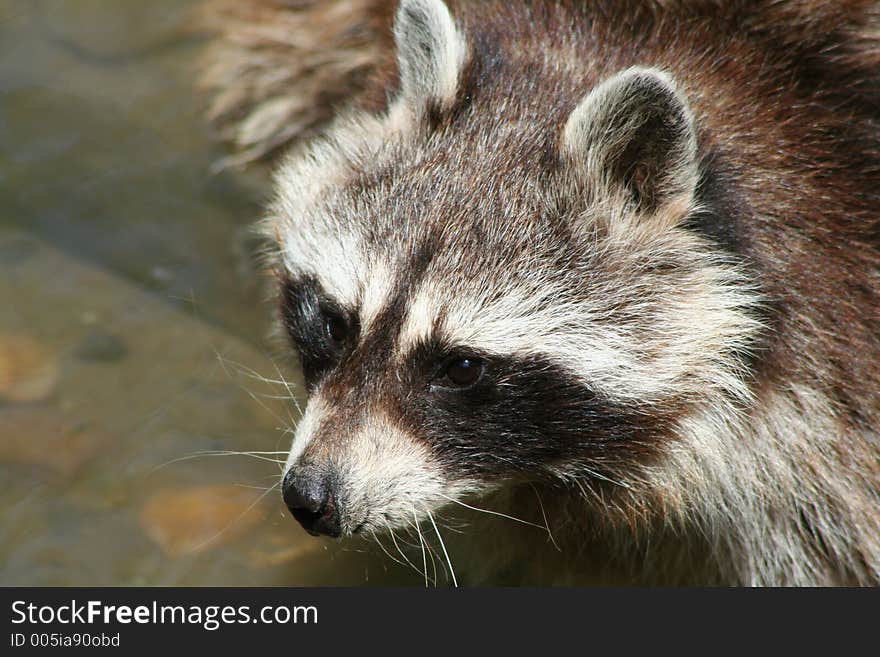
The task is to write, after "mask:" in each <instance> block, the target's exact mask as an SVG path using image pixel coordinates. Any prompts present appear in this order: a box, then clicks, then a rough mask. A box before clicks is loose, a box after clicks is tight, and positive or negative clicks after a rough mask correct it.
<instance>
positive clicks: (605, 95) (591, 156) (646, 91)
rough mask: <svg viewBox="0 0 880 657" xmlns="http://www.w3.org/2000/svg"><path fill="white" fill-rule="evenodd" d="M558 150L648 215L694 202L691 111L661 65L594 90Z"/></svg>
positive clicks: (617, 77)
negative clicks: (674, 203) (676, 203)
mask: <svg viewBox="0 0 880 657" xmlns="http://www.w3.org/2000/svg"><path fill="white" fill-rule="evenodd" d="M563 150H564V151H566V152H567V154H568V155H569V156H570V157H571V158H572V159H573V160H574V161H575V162H576V163H577V164H578V165H580V166H581V167H584V168H585V169H586V172H587V175H588V176H590V177H591V178H592V179H593V180H595V181H596V183H597V184H599V185H600V186H602V187H604V189H606V190H614V191H619V190H623V191H624V192H625V193H626V194H627V195H628V196H630V197H631V198H632V199H633V201H634V202H635V204H636V205H637V206H638V207H639V208H640V209H642V210H645V211H647V212H655V211H657V210H660V209H661V208H663V207H664V206H665V205H666V204H668V203H670V202H672V201H675V200H684V201H686V202H690V201H692V200H693V196H694V194H695V191H696V186H697V181H698V179H699V165H698V162H697V138H696V128H695V126H694V118H693V114H692V113H691V110H690V108H689V106H688V103H687V100H686V99H685V98H684V96H682V94H681V92H680V91H679V90H678V89H677V88H676V86H675V84H674V83H673V81H672V79H671V78H670V77H669V76H668V75H667V74H666V73H664V72H662V71H660V70H658V69H653V68H631V69H628V70H626V71H623V72H622V73H618V74H617V75H615V76H613V77H612V78H610V79H608V80H606V81H605V82H603V83H602V84H600V85H599V86H598V87H596V88H595V89H593V90H592V91H591V92H590V94H589V95H588V96H587V97H586V98H585V99H584V100H583V101H582V102H581V103H580V105H578V107H577V108H576V109H575V110H574V112H572V114H571V116H570V117H569V119H568V122H567V123H566V126H565V131H564V133H563ZM688 196H689V198H688Z"/></svg>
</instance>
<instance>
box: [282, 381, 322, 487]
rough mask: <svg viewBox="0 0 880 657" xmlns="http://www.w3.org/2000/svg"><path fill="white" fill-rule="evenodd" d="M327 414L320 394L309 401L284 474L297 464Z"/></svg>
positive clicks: (288, 456) (298, 426) (285, 465)
mask: <svg viewBox="0 0 880 657" xmlns="http://www.w3.org/2000/svg"><path fill="white" fill-rule="evenodd" d="M326 412H327V407H326V406H325V405H324V400H323V399H322V398H321V396H320V394H318V393H316V394H314V395H312V397H311V398H310V399H309V403H308V405H307V406H306V410H305V413H303V416H302V418H300V421H299V423H297V425H296V433H295V434H294V436H293V444H292V445H291V447H290V453H289V454H288V455H287V462H286V463H285V464H284V473H285V474H287V471H288V470H290V469H291V468H292V467H293V466H294V465H296V464H297V462H298V461H299V459H300V457H301V456H302V455H303V452H305V451H306V448H307V447H308V446H309V444H310V443H311V442H312V440H314V438H315V434H316V433H317V430H318V427H319V426H320V424H321V420H322V418H323V416H324V415H325V414H326Z"/></svg>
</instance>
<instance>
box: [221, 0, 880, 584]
mask: <svg viewBox="0 0 880 657" xmlns="http://www.w3.org/2000/svg"><path fill="white" fill-rule="evenodd" d="M212 4H214V3H208V8H210V7H211V6H212ZM449 6H450V9H451V11H452V14H453V15H454V16H455V19H456V22H457V23H458V25H459V27H460V29H461V31H462V33H463V34H465V35H466V36H467V38H468V44H469V47H470V49H471V58H470V60H469V64H468V67H467V69H466V70H465V72H464V73H463V75H462V81H461V86H460V89H459V94H458V97H457V99H456V100H457V102H456V104H455V105H454V106H453V107H451V108H448V109H445V110H444V111H442V112H441V111H439V110H438V111H436V112H430V111H429V112H428V114H427V116H428V120H429V121H430V122H431V123H432V125H431V126H430V128H431V129H438V127H440V128H442V127H443V125H444V122H448V123H451V122H453V121H455V120H456V117H457V116H458V113H460V112H464V111H465V110H466V109H467V108H477V109H476V113H475V115H476V116H480V112H481V111H483V112H485V113H486V116H488V115H489V114H491V113H492V111H493V109H494V108H496V107H498V106H500V105H501V104H502V103H506V104H505V108H506V109H507V110H509V111H510V112H512V113H513V114H516V115H517V116H519V117H520V118H522V119H525V120H526V121H529V122H531V123H532V124H533V125H536V126H540V128H541V129H539V130H536V132H539V133H541V134H546V135H558V134H559V132H560V130H561V127H562V126H563V125H564V123H565V120H566V118H567V117H568V116H569V115H570V113H571V112H572V110H573V109H574V108H575V107H576V105H577V103H578V102H579V101H580V100H581V99H582V98H583V97H584V95H585V93H587V92H588V91H589V89H591V88H592V87H594V86H595V85H596V84H598V83H599V82H601V81H602V80H603V79H606V78H608V77H609V76H611V75H613V74H614V73H616V72H618V71H620V70H622V69H625V68H627V67H630V66H636V65H647V66H653V67H658V68H661V69H663V70H665V71H668V72H669V73H670V74H671V75H672V76H673V78H674V79H675V80H676V82H677V84H679V85H680V87H681V88H682V89H683V91H684V93H685V94H686V95H687V97H688V99H689V101H690V103H691V106H692V109H693V112H694V114H695V116H696V117H697V119H698V125H699V126H700V138H701V139H700V141H701V143H700V152H701V156H702V157H703V158H704V160H705V161H707V162H709V161H711V162H714V163H717V171H715V172H714V174H715V176H716V177H717V179H718V180H720V181H721V182H722V183H723V185H724V187H725V189H726V198H727V201H726V202H727V203H728V204H730V205H731V207H730V208H729V210H730V212H729V214H730V215H731V216H732V217H735V218H736V223H735V235H734V236H733V240H734V241H735V245H736V250H737V251H738V253H739V255H741V256H742V257H744V258H745V259H746V260H747V262H749V263H750V266H751V267H752V269H753V271H754V272H755V275H756V277H757V278H758V279H759V282H760V285H761V288H762V290H763V292H764V294H765V297H766V299H767V304H766V309H765V312H766V315H767V316H766V322H767V324H768V325H769V331H768V333H767V334H766V336H765V337H764V340H763V343H762V345H761V350H760V352H759V354H758V355H757V356H756V357H755V362H754V363H753V371H752V377H753V380H752V382H751V384H752V386H753V389H754V391H755V398H756V400H757V401H756V402H755V404H754V406H753V407H752V408H749V409H744V410H743V412H744V413H746V414H748V417H749V421H750V422H751V424H752V426H753V427H754V432H753V434H752V435H751V436H750V439H751V440H773V439H774V436H776V435H779V434H780V432H782V433H784V432H785V431H787V430H788V428H789V427H790V428H791V430H792V431H799V430H802V429H803V427H802V426H800V425H798V424H797V423H796V421H795V420H796V419H799V418H798V414H800V418H802V417H807V418H811V417H813V416H815V422H814V423H812V424H814V426H816V427H819V428H818V429H817V430H818V431H821V432H823V434H822V435H821V436H816V437H814V436H812V435H809V434H806V433H805V434H804V435H802V436H798V438H800V442H798V440H794V441H793V443H794V444H795V445H798V447H797V448H796V449H792V450H791V451H789V452H787V453H786V455H785V457H786V459H787V460H788V462H790V464H791V467H792V469H793V471H795V472H797V473H799V476H800V477H801V478H800V479H799V480H797V481H796V482H794V483H793V485H792V486H791V488H790V489H789V494H790V495H791V498H792V499H793V500H797V503H796V504H794V503H793V504H792V505H791V506H792V507H793V508H794V507H796V508H798V509H799V513H800V516H799V520H796V521H795V520H789V521H787V522H788V523H789V524H783V525H781V526H783V530H782V531H789V532H792V533H793V534H798V535H799V536H802V537H806V538H805V540H807V542H809V541H812V545H813V548H812V549H813V552H814V554H813V561H814V562H815V563H819V564H822V565H821V566H818V568H821V569H823V571H822V573H820V574H818V575H816V577H815V581H816V582H821V583H842V584H877V583H878V582H880V561H878V560H880V434H878V427H880V211H878V208H880V4H878V2H876V0H840V1H819V0H791V1H788V2H770V1H769V0H767V1H763V0H741V1H730V2H728V1H723V0H719V1H708V0H707V1H703V2H700V1H691V2H688V1H684V0H680V1H677V0H665V1H664V0H657V1H655V2H647V1H641V2H636V1H627V0H623V1H621V0H597V1H595V2H586V1H575V0H560V1H559V2H550V1H548V2H541V1H537V0H536V1H533V2H525V1H524V2H521V3H514V2H495V1H487V2H463V1H459V2H450V3H449ZM222 7H223V8H222V9H221V10H220V11H218V12H216V13H215V14H214V25H215V27H217V28H218V29H219V32H220V34H221V37H222V38H221V39H220V40H219V41H217V43H216V45H215V46H214V50H213V51H212V54H211V55H210V58H211V63H210V65H209V67H208V68H207V72H206V74H205V78H204V81H205V85H206V87H208V88H209V89H211V90H213V91H214V92H215V93H216V94H217V95H216V96H215V97H214V101H213V104H212V110H211V118H212V119H213V120H215V121H217V122H219V123H220V124H221V125H223V126H225V127H224V129H223V134H224V135H225V136H226V137H227V138H229V139H230V140H231V141H232V142H233V143H234V145H235V147H236V149H238V156H237V161H241V162H247V161H252V160H255V159H260V158H263V157H269V156H271V155H273V154H274V153H276V152H279V150H281V149H282V148H283V147H286V146H289V145H290V144H292V143H295V142H296V141H297V140H299V139H302V138H306V137H309V136H311V135H314V134H315V133H317V132H320V131H321V130H322V129H323V128H324V127H325V126H326V124H327V122H328V121H329V120H330V119H331V118H332V116H333V114H334V112H333V108H334V107H336V106H339V105H340V104H344V103H352V104H360V105H361V106H366V107H369V108H371V109H373V110H375V111H379V110H382V109H384V108H385V103H386V99H387V98H388V97H389V95H391V94H393V92H394V90H395V88H396V84H397V83H396V75H397V73H396V70H395V67H394V64H393V59H392V58H391V55H392V52H391V45H390V39H389V34H390V22H391V16H392V13H393V7H394V3H393V2H388V1H380V0H333V1H330V2H307V1H306V2H287V3H284V2H280V1H277V0H251V1H250V2H247V3H228V2H224V3H222ZM207 11H210V9H208V10H207ZM511 107H512V108H513V109H510V108H511ZM474 125H475V126H476V127H475V128H474V129H473V131H472V132H468V131H467V130H464V131H462V133H461V139H462V140H464V143H465V146H466V145H467V144H468V143H469V142H468V140H475V139H476V136H477V135H478V134H479V133H478V128H479V121H476V122H475V124H474ZM511 148H513V146H511ZM556 148H557V143H556V142H555V141H552V140H549V141H548V143H547V144H546V145H545V151H546V153H547V154H548V155H547V159H548V161H549V160H551V159H552V155H551V154H552V153H554V152H555V151H556ZM497 159H498V175H499V176H501V175H505V176H515V175H516V167H517V166H518V165H519V163H520V162H521V161H522V159H521V158H520V157H519V155H518V154H517V153H516V152H508V151H504V150H501V151H500V152H499V154H498V158H497ZM388 173H389V175H391V174H392V173H393V172H388ZM803 391H809V399H807V398H805V396H804V392H803ZM811 400H819V402H818V404H811ZM780 405H784V407H785V409H786V410H785V412H783V411H781V410H780V408H781V406H780ZM817 407H820V408H817ZM786 413H787V415H786ZM780 424H781V425H782V426H781V428H780V426H779V425H780ZM810 424H811V422H810V421H808V422H806V423H805V425H807V426H809V425H810ZM814 438H820V439H821V442H816V441H814ZM760 476H761V475H760V473H756V475H755V480H756V486H755V490H754V496H755V498H756V501H755V504H756V506H761V505H762V504H763V503H764V501H763V500H761V499H760V497H761V495H762V485H763V483H762V482H761V481H760ZM765 476H766V475H765ZM545 493H546V495H547V497H549V498H552V499H556V493H555V492H553V491H546V492H545ZM545 501H546V500H545ZM767 503H768V504H769V505H770V506H771V507H772V506H773V504H774V502H773V501H772V500H770V501H769V502H767ZM519 504H520V506H522V504H523V503H522V501H520V502H519ZM642 504H644V500H643V501H641V502H640V505H642ZM667 504H673V503H672V502H670V500H667V499H663V497H662V496H661V497H659V498H658V499H655V500H651V501H650V502H649V504H648V505H649V506H650V507H651V508H653V509H655V510H656V509H657V508H662V507H664V506H665V505H667ZM780 504H782V505H784V504H788V501H785V502H784V503H783V502H782V501H780ZM557 506H558V508H559V509H560V510H559V511H558V513H559V515H560V517H563V516H565V515H566V512H565V511H564V507H565V503H564V502H559V503H558V505H557ZM626 508H628V509H629V510H630V511H631V512H632V515H633V516H638V515H639V514H640V513H641V511H638V510H636V509H641V508H644V507H642V506H639V507H636V506H635V503H634V504H633V505H630V506H628V507H626ZM771 512H772V511H771ZM572 515H576V512H574V511H573V512H572ZM603 522H604V521H603V520H602V519H600V518H596V519H595V525H594V526H595V527H596V533H595V536H594V539H595V540H588V541H585V542H584V541H583V540H582V538H578V539H576V540H580V541H582V542H581V549H577V550H575V551H576V552H578V554H581V553H582V552H583V553H584V554H587V556H582V558H583V561H582V562H581V566H580V567H581V568H582V569H583V570H590V563H591V562H592V561H593V560H595V561H596V562H600V563H601V564H602V567H603V568H604V569H605V572H606V573H608V572H613V573H614V574H615V575H614V576H609V577H610V579H613V580H615V581H619V580H624V581H654V580H657V579H659V580H661V581H666V582H673V583H680V582H682V581H691V582H708V583H742V582H747V581H753V582H758V583H783V584H784V583H797V582H801V581H803V580H802V579H798V578H797V577H794V576H791V577H786V576H785V575H780V576H778V578H777V579H776V580H775V582H768V581H766V579H762V577H760V576H754V577H753V578H752V579H751V580H748V579H747V578H745V577H743V576H742V574H741V573H736V572H732V570H735V569H726V568H724V567H717V564H718V563H728V562H729V563H732V562H735V561H737V559H738V558H739V556H738V555H737V554H736V551H737V548H738V547H742V549H744V550H745V549H747V547H746V546H745V545H741V546H740V545H738V544H737V543H736V542H730V543H726V542H718V543H717V544H716V543H715V542H713V540H712V538H711V537H702V538H696V539H694V540H692V541H689V542H686V545H687V547H686V548H684V549H683V548H682V547H681V545H682V542H681V541H680V537H676V536H675V535H674V534H675V530H674V529H671V528H670V527H668V526H665V525H664V524H663V521H662V515H657V516H653V517H652V518H651V519H649V520H648V521H644V520H643V519H641V518H638V517H634V518H633V519H632V524H634V525H641V524H643V523H644V524H647V525H648V526H653V529H651V530H649V531H648V532H645V533H642V534H641V535H649V536H651V537H652V538H653V540H654V541H655V545H654V546H653V547H652V553H651V554H652V559H653V560H654V561H655V562H656V563H665V564H666V566H658V567H657V568H656V569H655V570H654V571H653V573H654V576H653V577H650V576H645V575H644V574H643V573H642V571H640V570H638V569H636V570H633V568H632V565H631V564H632V563H633V561H634V560H635V559H645V560H646V554H647V552H646V550H647V548H646V547H645V546H644V545H640V546H639V545H637V546H636V547H632V545H631V543H627V542H626V541H625V540H624V539H622V538H620V537H621V536H623V535H626V536H627V537H629V536H630V535H631V532H630V531H629V529H628V528H626V527H625V524H626V523H618V524H615V525H614V526H613V527H612V528H611V529H608V530H604V529H602V525H603ZM791 523H794V524H791ZM622 527H623V528H622ZM835 527H836V528H837V529H835ZM838 530H839V532H840V533H841V534H845V535H846V536H847V539H846V541H844V542H845V543H848V544H847V545H845V546H844V545H842V544H833V541H831V542H829V541H828V540H827V537H828V536H830V535H831V534H833V533H834V532H835V531H838ZM731 531H732V530H731ZM744 540H745V539H744ZM755 540H758V538H757V537H755ZM618 541H619V542H618ZM624 543H626V544H627V545H628V546H629V547H628V548H626V549H623V548H621V550H620V552H619V553H617V554H614V548H616V547H617V546H618V544H621V545H622V544H624ZM780 544H781V543H780ZM583 545H588V546H589V548H590V549H589V550H583V547H582V546H583ZM667 551H668V552H669V554H670V555H672V556H669V555H667V556H664V555H666V554H667ZM621 554H623V555H625V556H624V557H621ZM609 564H610V565H609ZM669 564H673V565H669ZM683 571H689V575H688V577H687V578H685V577H682V576H680V573H682V572H683ZM669 573H676V575H669ZM537 577H540V576H539V575H538V576H537Z"/></svg>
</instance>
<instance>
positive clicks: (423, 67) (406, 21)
mask: <svg viewBox="0 0 880 657" xmlns="http://www.w3.org/2000/svg"><path fill="white" fill-rule="evenodd" d="M394 41H395V45H396V48H397V65H398V68H399V69H400V88H401V90H400V91H401V96H402V98H403V99H404V101H405V102H407V103H408V104H410V105H411V106H413V107H417V106H419V105H423V104H425V103H426V102H437V103H440V105H441V106H442V105H448V104H449V103H451V102H452V101H453V100H454V99H455V94H456V91H457V90H458V78H459V75H460V73H461V69H462V68H463V66H464V60H465V57H466V55H467V46H466V44H465V41H464V39H463V38H462V36H461V34H459V32H458V29H457V28H456V27H455V23H454V22H453V20H452V16H451V15H450V13H449V9H448V8H447V7H446V4H445V3H444V2H443V0H401V2H400V6H399V7H398V8H397V16H396V18H395V21H394Z"/></svg>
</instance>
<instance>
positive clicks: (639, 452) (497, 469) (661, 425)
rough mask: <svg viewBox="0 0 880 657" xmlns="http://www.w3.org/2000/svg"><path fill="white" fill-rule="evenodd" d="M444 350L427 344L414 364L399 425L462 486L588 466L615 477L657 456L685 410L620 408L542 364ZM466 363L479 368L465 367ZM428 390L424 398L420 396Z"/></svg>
mask: <svg viewBox="0 0 880 657" xmlns="http://www.w3.org/2000/svg"><path fill="white" fill-rule="evenodd" d="M444 351H446V350H444V349H443V348H442V347H441V346H439V345H436V344H435V345H422V346H421V347H418V348H417V349H416V350H415V351H414V352H413V353H412V354H411V355H410V356H409V357H408V361H409V362H408V363H407V364H406V365H405V366H404V370H405V372H406V374H405V375H404V378H403V380H402V381H401V382H400V384H399V394H398V396H397V399H398V409H397V410H398V413H397V421H398V422H400V423H401V425H402V426H403V427H404V428H405V429H407V430H408V431H409V432H410V433H412V435H415V436H418V437H420V438H421V439H422V440H424V441H425V442H426V443H427V444H428V446H429V447H430V448H431V449H432V451H434V453H435V454H437V456H438V457H439V459H440V461H441V462H442V463H443V464H444V465H445V466H446V468H447V469H448V472H449V474H450V475H451V476H453V477H455V476H468V475H476V476H480V477H484V478H485V477H488V478H503V477H511V476H512V477H516V476H523V475H525V476H530V475H534V474H535V473H536V472H541V471H545V470H546V468H547V467H552V466H553V464H555V463H558V462H562V461H565V462H575V461H577V460H580V459H583V460H584V462H589V463H590V464H591V467H593V468H594V469H595V471H597V472H603V471H605V472H611V471H613V470H614V469H615V468H616V467H617V466H619V465H620V464H622V463H624V462H627V461H630V460H632V459H634V458H638V457H644V456H645V455H646V452H649V453H652V452H653V451H654V450H655V448H656V447H657V446H658V445H659V444H660V441H661V440H662V438H663V436H664V435H666V434H667V432H668V428H669V426H670V425H671V423H672V420H673V418H674V416H675V415H676V412H677V411H678V409H677V408H674V407H672V406H670V407H660V406H657V405H655V406H653V407H652V408H651V409H647V408H644V407H640V406H639V405H637V404H621V403H618V402H615V401H613V400H610V399H608V398H606V397H604V396H602V395H601V394H598V393H597V392H596V391H595V390H592V389H591V388H590V387H589V386H588V385H586V384H585V383H584V382H582V381H580V380H578V379H577V378H576V377H575V376H574V375H573V374H572V373H570V372H569V371H567V370H566V369H565V368H564V367H562V366H560V365H558V364H556V363H555V362H553V361H552V360H550V359H549V358H546V357H543V356H540V355H529V356H495V355H491V354H481V353H477V352H473V351H470V352H469V351H467V350H458V349H455V350H451V354H450V355H448V356H446V357H445V358H443V357H440V358H439V360H438V354H443V353H444ZM463 361H471V362H472V363H473V364H471V365H469V366H466V367H462V364H463ZM477 365H478V369H479V375H478V376H474V373H473V372H471V368H472V367H475V366H477ZM459 369H460V370H461V371H458V370H459ZM450 374H452V376H459V375H461V376H462V377H464V379H463V380H462V382H463V383H464V385H456V384H454V383H452V382H451V381H450V380H449V379H450V378H451V377H450ZM465 379H466V380H465ZM419 389H421V390H423V391H424V392H422V393H421V394H417V395H414V394H412V391H414V390H419ZM606 467H607V470H606Z"/></svg>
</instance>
